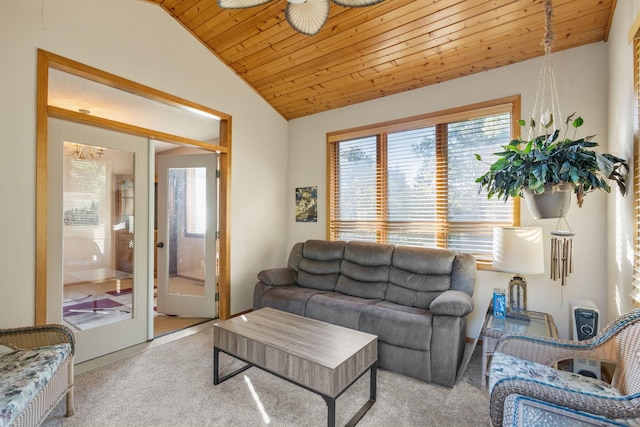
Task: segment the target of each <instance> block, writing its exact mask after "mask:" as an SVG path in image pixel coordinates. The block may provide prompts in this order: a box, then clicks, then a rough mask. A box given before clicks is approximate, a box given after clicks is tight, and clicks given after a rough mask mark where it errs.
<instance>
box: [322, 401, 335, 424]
mask: <svg viewBox="0 0 640 427" xmlns="http://www.w3.org/2000/svg"><path fill="white" fill-rule="evenodd" d="M322 397H323V399H324V401H325V402H326V403H327V426H328V427H336V399H334V398H333V397H329V396H322Z"/></svg>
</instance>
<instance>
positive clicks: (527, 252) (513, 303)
mask: <svg viewBox="0 0 640 427" xmlns="http://www.w3.org/2000/svg"><path fill="white" fill-rule="evenodd" d="M542 243H543V242H542V228H541V227H495V228H494V229H493V269H494V270H495V271H504V272H506V273H515V275H514V276H513V278H512V279H511V281H510V282H509V287H508V300H507V317H512V318H522V319H523V320H527V319H528V318H529V316H528V315H527V281H526V280H525V279H524V276H523V274H541V273H544V247H543V244H542Z"/></svg>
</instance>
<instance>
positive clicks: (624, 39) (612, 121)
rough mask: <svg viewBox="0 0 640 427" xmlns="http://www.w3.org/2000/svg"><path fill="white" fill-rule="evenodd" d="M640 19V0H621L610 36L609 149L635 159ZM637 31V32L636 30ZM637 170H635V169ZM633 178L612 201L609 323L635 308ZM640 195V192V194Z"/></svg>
mask: <svg viewBox="0 0 640 427" xmlns="http://www.w3.org/2000/svg"><path fill="white" fill-rule="evenodd" d="M639 15H640V0H618V2H617V4H616V11H615V15H614V19H613V24H612V28H611V32H610V33H609V42H608V44H609V58H608V63H609V70H610V71H609V73H610V75H611V79H610V80H609V112H608V115H609V135H608V136H609V146H610V148H611V150H615V151H617V152H619V153H620V154H621V155H622V156H623V157H625V158H627V159H629V160H630V162H629V164H630V165H632V162H631V160H632V159H633V141H634V136H635V135H636V133H637V131H638V122H637V111H638V103H637V95H636V93H635V89H634V85H633V71H634V64H633V43H632V42H631V41H630V40H629V32H630V31H631V29H632V26H633V23H634V22H635V20H636V19H638V16H639ZM636 30H637V28H636ZM632 169H633V167H632ZM631 175H632V174H630V175H629V181H630V183H629V185H628V188H629V194H630V195H629V196H628V197H626V198H622V197H620V196H617V197H615V198H613V197H611V198H610V199H609V206H608V210H607V213H608V223H609V230H608V232H609V235H608V240H607V249H608V252H607V261H608V265H609V272H608V273H609V274H608V277H607V283H608V289H607V291H608V292H607V297H608V304H607V313H608V318H607V321H611V320H613V319H615V318H616V317H618V316H619V315H620V314H622V313H625V312H627V311H629V310H630V309H631V308H632V304H631V301H630V299H629V298H628V295H629V292H630V291H631V283H632V280H633V276H632V275H633V244H634V242H633V220H634V218H633V197H632V194H633V191H632V190H633V187H632V185H631V182H632V180H633V178H632V177H631ZM636 191H637V190H636Z"/></svg>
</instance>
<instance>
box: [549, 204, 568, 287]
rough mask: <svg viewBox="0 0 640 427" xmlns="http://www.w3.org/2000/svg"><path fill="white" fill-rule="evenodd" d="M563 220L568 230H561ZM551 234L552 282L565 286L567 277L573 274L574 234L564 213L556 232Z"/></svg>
mask: <svg viewBox="0 0 640 427" xmlns="http://www.w3.org/2000/svg"><path fill="white" fill-rule="evenodd" d="M563 220H564V222H565V224H566V225H567V228H568V230H561V229H560V225H561V224H560V222H561V221H563ZM549 234H551V280H560V284H561V285H562V286H565V285H566V284H567V277H568V276H569V274H571V273H573V236H574V233H573V231H571V227H569V223H568V222H567V220H566V218H565V217H564V213H562V212H561V213H560V218H559V219H558V225H557V227H556V230H553V231H550V232H549Z"/></svg>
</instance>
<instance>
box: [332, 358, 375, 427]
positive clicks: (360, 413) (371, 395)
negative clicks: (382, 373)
mask: <svg viewBox="0 0 640 427" xmlns="http://www.w3.org/2000/svg"><path fill="white" fill-rule="evenodd" d="M377 368H378V367H377V365H376V364H375V363H374V364H373V365H371V368H369V372H370V376H369V400H368V401H367V402H365V404H364V405H362V408H360V410H359V411H358V412H357V413H356V414H355V415H354V416H353V417H352V418H351V419H350V420H349V422H347V424H345V427H353V426H355V425H356V424H358V421H360V420H361V419H362V417H364V414H366V413H367V411H368V410H369V409H370V408H371V407H372V406H373V404H374V403H375V402H376V397H377V375H376V374H377ZM321 396H322V398H323V399H324V401H325V402H326V403H327V425H328V426H329V427H335V425H336V399H335V398H333V397H329V396H325V395H321Z"/></svg>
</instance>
